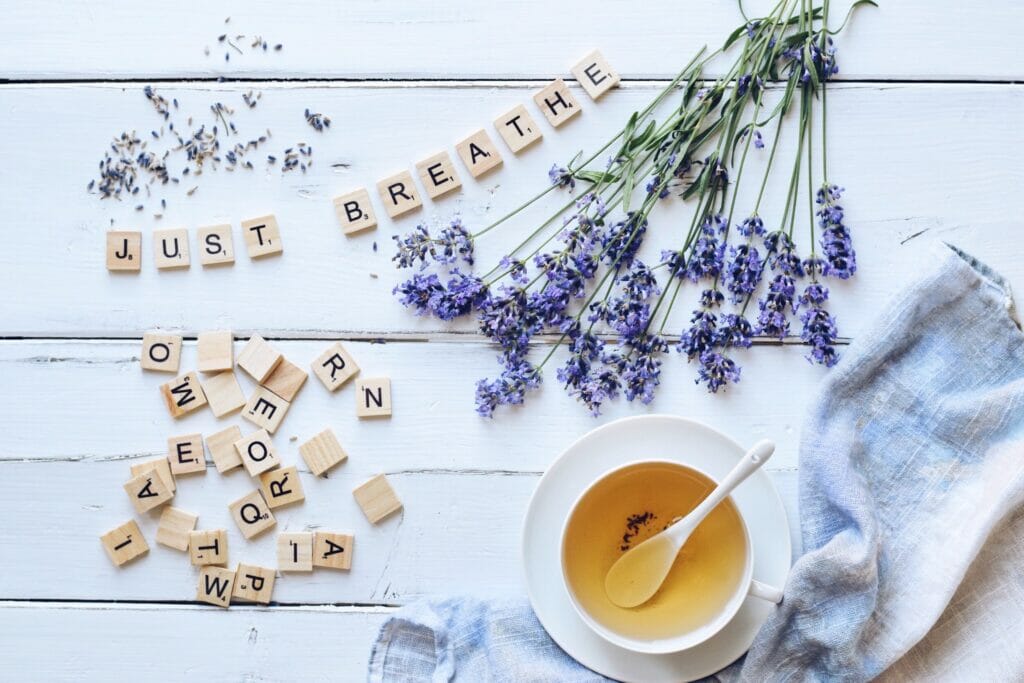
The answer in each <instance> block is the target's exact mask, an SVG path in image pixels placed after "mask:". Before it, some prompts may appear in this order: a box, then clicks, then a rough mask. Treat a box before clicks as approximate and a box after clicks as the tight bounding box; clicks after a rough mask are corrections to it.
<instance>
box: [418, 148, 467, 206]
mask: <svg viewBox="0 0 1024 683" xmlns="http://www.w3.org/2000/svg"><path fill="white" fill-rule="evenodd" d="M416 173H418V174H419V176H420V183H421V184H422V185H423V187H425V188H427V196H428V197H430V198H431V199H440V198H441V197H443V196H445V195H446V194H448V193H449V192H454V191H455V190H457V189H459V188H460V187H462V181H461V180H459V174H458V172H456V170H455V164H453V163H452V158H451V157H450V156H448V152H438V153H437V154H434V155H432V156H429V157H427V158H426V159H424V160H423V161H421V162H419V163H418V164H416Z"/></svg>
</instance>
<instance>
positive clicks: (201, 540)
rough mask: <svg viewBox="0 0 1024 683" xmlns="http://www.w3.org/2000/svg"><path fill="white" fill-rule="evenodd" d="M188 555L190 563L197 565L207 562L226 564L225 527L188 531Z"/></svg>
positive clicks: (226, 542) (226, 538)
mask: <svg viewBox="0 0 1024 683" xmlns="http://www.w3.org/2000/svg"><path fill="white" fill-rule="evenodd" d="M188 555H189V559H190V560H191V561H192V564H193V565H195V566H197V567H199V566H202V565H207V564H219V565H225V564H227V563H228V531H227V529H205V530H203V531H190V532H189V534H188Z"/></svg>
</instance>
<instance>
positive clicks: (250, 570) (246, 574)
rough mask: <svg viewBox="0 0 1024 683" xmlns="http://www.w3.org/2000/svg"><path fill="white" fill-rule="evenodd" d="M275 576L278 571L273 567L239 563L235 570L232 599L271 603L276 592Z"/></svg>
mask: <svg viewBox="0 0 1024 683" xmlns="http://www.w3.org/2000/svg"><path fill="white" fill-rule="evenodd" d="M275 578H277V572H276V571H274V570H273V569H268V568H267V567H259V566H257V565H254V564H239V565H238V569H236V570H235V585H234V587H233V588H232V589H231V599H232V600H244V601H245V602H258V603H259V604H261V605H269V604H270V598H271V596H272V595H273V594H274V579H275Z"/></svg>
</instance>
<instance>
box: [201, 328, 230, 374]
mask: <svg viewBox="0 0 1024 683" xmlns="http://www.w3.org/2000/svg"><path fill="white" fill-rule="evenodd" d="M196 353H197V354H198V355H199V363H198V367H199V372H220V371H222V370H233V369H234V367H235V350H234V337H232V336H231V330H217V331H215V332H200V333H199V337H198V339H197V341H196Z"/></svg>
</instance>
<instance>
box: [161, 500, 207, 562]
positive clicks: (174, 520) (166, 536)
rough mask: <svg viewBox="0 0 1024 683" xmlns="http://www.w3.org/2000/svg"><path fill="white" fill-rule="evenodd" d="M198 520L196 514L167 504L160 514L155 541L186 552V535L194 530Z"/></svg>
mask: <svg viewBox="0 0 1024 683" xmlns="http://www.w3.org/2000/svg"><path fill="white" fill-rule="evenodd" d="M198 521H199V516H198V515H193V514H192V513H191V512H185V511H184V510H179V509H178V508H176V507H171V506H170V505H168V506H167V507H165V508H164V511H163V512H162V513H161V514H160V526H158V527H157V528H156V542H157V543H159V544H160V545H165V546H167V547H168V548H174V549H175V550H180V551H182V552H188V537H189V534H191V533H192V532H193V531H194V530H195V528H196V522H198Z"/></svg>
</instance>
